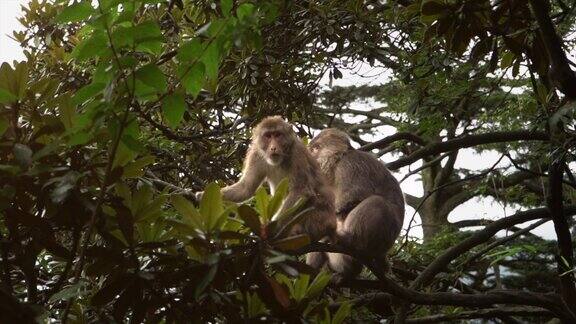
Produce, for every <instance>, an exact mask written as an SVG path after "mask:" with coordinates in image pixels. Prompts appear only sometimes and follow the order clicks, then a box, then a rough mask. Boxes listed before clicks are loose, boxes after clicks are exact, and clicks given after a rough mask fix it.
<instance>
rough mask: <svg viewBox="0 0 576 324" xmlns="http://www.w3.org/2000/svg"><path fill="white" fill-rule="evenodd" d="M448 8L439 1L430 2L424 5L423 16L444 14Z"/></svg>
mask: <svg viewBox="0 0 576 324" xmlns="http://www.w3.org/2000/svg"><path fill="white" fill-rule="evenodd" d="M446 9H447V6H446V5H445V4H444V3H442V1H439V0H428V1H425V2H423V3H422V8H421V12H422V15H423V16H433V15H439V14H442V13H443V12H444V11H445V10H446Z"/></svg>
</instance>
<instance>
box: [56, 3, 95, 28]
mask: <svg viewBox="0 0 576 324" xmlns="http://www.w3.org/2000/svg"><path fill="white" fill-rule="evenodd" d="M93 12H94V8H92V6H91V5H90V1H82V2H78V3H75V4H73V5H70V6H67V7H66V8H64V10H62V12H61V13H60V14H59V15H58V16H57V17H56V22H57V23H61V24H63V23H69V22H76V21H81V20H84V19H86V18H88V17H90V15H92V13H93Z"/></svg>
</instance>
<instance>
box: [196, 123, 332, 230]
mask: <svg viewBox="0 0 576 324" xmlns="http://www.w3.org/2000/svg"><path fill="white" fill-rule="evenodd" d="M284 178H288V183H289V185H288V193H287V195H286V198H285V199H284V201H283V202H282V206H281V207H280V210H279V211H278V213H277V214H280V213H281V212H282V211H284V210H286V209H289V208H290V207H292V206H294V205H295V204H296V203H297V202H298V200H299V199H300V198H303V199H306V203H305V206H308V207H309V206H311V207H314V209H313V210H312V211H311V212H310V214H309V215H306V216H304V217H303V219H302V221H301V222H300V223H298V224H296V225H295V226H293V227H292V229H291V230H290V231H289V232H288V233H289V235H295V234H301V233H305V234H308V235H309V236H310V239H311V240H313V241H317V240H320V239H324V238H328V239H331V238H332V237H333V235H334V232H335V230H336V217H335V214H334V195H333V193H332V191H331V190H330V188H329V187H328V186H327V184H326V182H325V180H324V177H323V176H322V172H321V171H320V167H319V165H318V163H317V162H316V161H315V160H314V158H312V156H311V155H310V153H309V152H308V150H307V149H306V147H305V146H304V144H303V143H302V142H301V141H300V139H299V138H298V137H297V136H296V133H295V132H294V131H293V129H292V126H291V125H290V124H288V123H287V122H285V121H284V120H283V119H282V118H281V117H279V116H273V117H267V118H265V119H264V120H262V121H261V122H260V123H259V124H258V125H257V126H256V127H255V128H254V130H253V132H252V142H251V145H250V147H249V148H248V152H247V153H246V158H245V160H244V168H243V171H242V176H241V177H240V180H239V181H238V182H236V183H235V184H233V185H230V186H227V187H225V188H223V189H222V195H223V198H224V199H226V200H230V201H234V202H241V201H244V200H246V199H248V198H250V197H252V196H253V195H254V193H255V191H256V189H257V188H258V187H259V186H260V184H262V182H264V181H266V182H267V183H268V185H269V186H270V190H271V192H272V193H274V191H275V189H276V187H277V186H278V184H279V183H280V181H282V179H284ZM201 196H202V192H199V193H197V194H196V198H197V199H199V198H200V197H201ZM286 221H289V220H286ZM281 225H282V224H281ZM279 228H280V227H279Z"/></svg>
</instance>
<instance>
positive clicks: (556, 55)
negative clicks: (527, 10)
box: [530, 0, 576, 99]
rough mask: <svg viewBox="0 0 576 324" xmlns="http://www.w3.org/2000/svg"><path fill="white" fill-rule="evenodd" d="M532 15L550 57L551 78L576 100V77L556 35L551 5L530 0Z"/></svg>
mask: <svg viewBox="0 0 576 324" xmlns="http://www.w3.org/2000/svg"><path fill="white" fill-rule="evenodd" d="M530 6H531V7H532V13H533V14H534V16H536V21H537V22H538V26H539V27H540V34H541V35H542V40H543V43H544V47H545V48H546V52H547V53H548V57H549V59H550V63H551V66H550V71H549V73H548V74H549V77H550V78H551V79H552V80H553V81H554V83H555V85H556V86H557V87H558V89H559V90H560V91H562V93H563V94H565V95H566V96H567V97H568V98H570V99H574V98H576V75H575V74H574V72H573V71H572V69H570V62H569V61H568V58H567V57H566V53H565V52H564V48H563V47H562V39H561V38H560V36H558V33H556V29H555V28H554V23H553V22H552V19H551V18H550V3H549V2H548V0H530Z"/></svg>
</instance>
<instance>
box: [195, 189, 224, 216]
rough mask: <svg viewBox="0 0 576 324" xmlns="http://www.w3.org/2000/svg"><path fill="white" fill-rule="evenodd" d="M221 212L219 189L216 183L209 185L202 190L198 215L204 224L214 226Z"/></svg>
mask: <svg viewBox="0 0 576 324" xmlns="http://www.w3.org/2000/svg"><path fill="white" fill-rule="evenodd" d="M223 211H224V210H223V207H222V193H221V192H220V187H219V186H218V185H217V184H216V183H210V184H209V185H208V186H206V188H205V189H204V194H203V195H202V200H201V201H200V214H201V215H202V217H203V219H204V222H205V223H206V224H214V223H215V221H216V219H218V217H219V216H220V215H222V212H223Z"/></svg>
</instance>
